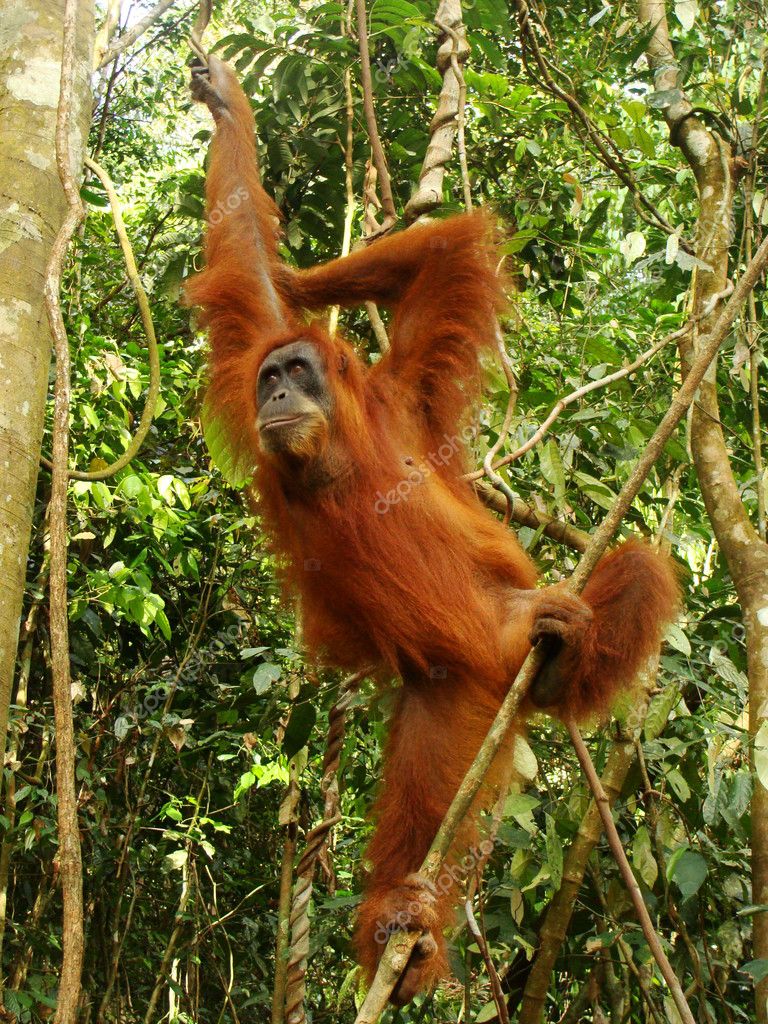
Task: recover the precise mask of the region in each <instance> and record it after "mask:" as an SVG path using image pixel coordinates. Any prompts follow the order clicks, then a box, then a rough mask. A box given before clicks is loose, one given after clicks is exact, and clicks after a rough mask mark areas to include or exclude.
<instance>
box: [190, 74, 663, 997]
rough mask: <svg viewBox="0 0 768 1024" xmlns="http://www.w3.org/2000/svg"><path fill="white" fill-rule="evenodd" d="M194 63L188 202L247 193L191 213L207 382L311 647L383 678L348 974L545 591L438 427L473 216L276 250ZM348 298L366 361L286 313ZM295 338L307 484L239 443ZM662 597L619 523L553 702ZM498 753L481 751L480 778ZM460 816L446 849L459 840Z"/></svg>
mask: <svg viewBox="0 0 768 1024" xmlns="http://www.w3.org/2000/svg"><path fill="white" fill-rule="evenodd" d="M213 71H214V72H215V76H216V80H217V81H219V84H220V87H221V88H223V89H224V92H225V95H224V97H223V98H224V100H225V101H226V103H227V105H228V106H229V110H230V113H231V115H232V116H229V117H218V118H217V133H216V137H215V139H214V143H213V146H212V155H211V163H210V168H209V172H208V186H207V192H208V204H209V211H210V210H214V211H215V210H216V209H217V208H218V207H220V206H221V204H225V205H226V203H227V197H228V196H230V195H232V194H234V193H235V192H236V191H237V190H238V189H241V188H244V190H245V191H246V192H247V194H248V196H249V199H248V201H247V202H245V201H244V202H243V203H242V204H241V205H239V206H237V208H236V209H234V210H233V211H232V212H230V213H229V214H228V215H227V216H225V217H224V218H223V219H222V220H221V222H220V223H217V224H212V225H211V227H209V231H208V242H207V259H208V264H207V268H206V270H205V271H204V272H203V274H201V275H200V276H199V277H198V278H197V279H196V280H195V281H193V282H192V284H191V285H190V288H189V290H188V298H189V301H190V302H194V303H198V304H201V305H202V306H203V309H204V323H205V325H206V326H207V329H208V332H209V335H210V339H211V393H210V397H211V401H212V403H213V405H214V408H215V409H216V410H217V411H218V413H219V415H221V416H222V417H223V418H224V419H225V421H226V422H227V424H228V426H229V428H230V431H231V434H232V439H233V444H234V445H235V446H236V447H237V449H238V450H239V451H240V452H241V454H243V456H244V457H245V458H246V459H247V460H248V461H249V462H251V463H253V464H255V467H256V483H257V488H258V491H259V494H260V507H261V510H262V512H263V515H264V521H265V523H266V525H267V527H268V529H269V530H270V532H271V533H272V535H273V537H274V539H275V545H276V548H277V550H278V552H279V553H280V554H281V555H282V556H283V558H282V561H283V564H284V566H285V579H286V585H287V587H288V589H289V590H290V591H291V592H292V593H293V594H294V595H295V596H296V597H297V598H298V599H299V601H300V603H301V608H302V619H303V624H304V634H305V638H306V642H307V644H308V646H309V648H310V650H311V651H312V653H313V654H314V656H315V657H316V658H317V659H318V660H320V661H323V662H326V663H329V664H332V665H335V666H339V667H343V668H347V669H356V668H360V667H363V666H365V665H369V664H374V665H376V666H377V668H378V671H379V674H380V675H381V677H382V679H387V678H391V677H392V676H393V675H397V676H400V678H402V680H403V687H402V689H401V690H400V692H399V694H398V696H397V701H396V710H395V714H394V718H393V722H392V726H391V731H390V735H389V739H388V742H387V749H386V752H385V761H384V769H383V787H382V790H381V794H380V796H379V798H378V800H377V803H376V808H375V817H376V821H377V829H376V833H375V835H374V838H373V840H372V841H371V844H370V847H369V850H368V856H369V857H370V859H371V861H372V862H373V870H372V873H371V877H370V879H369V881H368V885H367V893H366V899H365V902H364V904H363V906H362V909H361V911H360V917H359V925H358V931H357V939H356V941H357V947H358V951H359V955H360V959H361V962H362V964H363V966H364V968H365V970H366V972H367V974H368V976H369V977H370V975H371V974H372V973H373V971H374V970H375V967H376V963H377V962H378V958H379V956H380V953H381V949H382V941H381V927H380V926H381V924H382V917H386V916H387V915H388V914H389V912H390V907H389V903H388V902H387V900H388V894H389V893H390V892H391V891H392V890H393V889H394V888H395V887H397V886H399V885H401V883H402V882H403V880H404V879H405V878H406V876H407V875H409V873H411V872H413V871H415V870H417V869H418V867H419V865H420V863H421V861H422V859H423V857H424V855H425V853H426V851H427V849H428V847H429V845H430V843H431V841H432V839H433V837H434V834H435V831H436V829H437V827H438V825H439V824H440V821H441V820H442V818H443V816H444V814H445V811H446V809H447V807H448V805H449V804H450V801H451V799H452V797H453V795H454V793H455V792H456V788H457V786H458V784H459V782H460V781H461V779H462V777H463V775H464V773H465V772H466V770H467V768H468V767H469V765H470V763H471V761H472V759H473V757H474V755H475V753H476V751H477V749H478V747H479V745H480V743H481V742H482V739H483V737H484V736H485V734H486V731H487V729H488V726H489V725H490V723H491V721H492V719H493V717H494V715H495V713H496V710H497V709H498V706H499V704H500V702H501V700H502V699H503V696H504V694H505V693H506V691H507V689H508V687H509V684H510V682H511V680H512V679H513V678H514V675H515V674H516V672H517V670H518V669H519V667H520V664H521V663H522V660H523V658H524V657H525V655H526V653H527V651H528V650H529V649H530V648H529V643H528V636H529V632H530V630H531V627H532V623H533V621H534V619H535V615H536V608H537V600H538V598H539V595H542V594H543V595H547V594H551V593H552V592H553V591H556V590H557V588H549V589H546V590H543V591H540V590H534V589H533V588H535V587H536V579H537V576H536V570H535V568H534V566H533V564H532V562H531V561H530V559H529V558H528V556H527V555H526V554H525V553H524V552H523V550H522V548H521V547H520V545H519V544H518V542H517V541H516V539H515V537H514V536H513V535H512V534H510V532H509V531H508V530H507V529H506V528H504V527H503V526H502V525H501V524H500V523H499V522H497V521H496V520H495V519H493V518H492V517H490V516H489V514H488V513H487V512H486V511H485V510H484V509H483V508H481V506H480V505H479V503H478V502H477V500H476V498H475V496H474V494H473V493H472V491H471V489H470V487H469V486H468V485H467V484H466V483H465V482H464V481H463V480H462V474H463V472H464V470H465V461H466V460H465V451H464V445H463V444H462V443H461V441H460V438H458V436H457V433H458V431H459V429H460V425H461V423H462V418H463V415H464V413H465V410H466V408H467V405H468V403H469V402H470V401H471V399H472V398H473V397H474V396H475V395H476V394H477V391H478V386H479V381H480V364H479V354H480V352H481V351H482V350H483V349H484V348H491V347H492V346H493V344H494V339H495V330H496V322H495V317H496V314H497V312H498V310H499V308H500V307H501V305H502V298H503V297H502V290H501V285H500V283H499V280H498V277H497V275H496V273H495V267H494V262H495V254H494V249H493V246H492V237H491V235H492V226H491V223H490V220H489V218H488V217H486V216H484V215H465V216H461V217H455V218H452V219H450V220H447V221H443V222H439V223H434V224H430V225H428V226H426V227H413V228H410V229H408V230H407V231H404V232H402V233H400V234H397V235H393V236H392V237H389V238H386V239H384V240H382V241H379V242H377V243H375V244H374V245H372V246H370V247H369V248H367V249H364V250H362V251H360V252H357V253H355V254H353V255H351V256H349V257H346V258H344V259H340V260H335V261H333V262H331V263H329V264H326V265H325V266H321V267H318V268H316V269H314V270H309V271H303V272H301V271H295V270H291V269H289V268H287V267H285V266H283V265H281V264H279V262H278V258H277V247H276V243H275V239H274V231H273V227H272V219H271V218H272V216H273V215H274V212H275V211H274V207H273V206H272V204H271V201H270V200H268V199H267V198H266V196H265V194H264V193H263V190H262V189H261V186H260V183H259V175H258V168H257V165H256V162H255V149H254V147H253V139H252V120H251V114H250V109H249V107H248V104H247V101H245V97H244V96H243V95H242V92H241V91H240V89H239V86H238V85H237V83H236V81H235V79H234V76H233V75H232V73H231V72H228V71H226V69H225V68H224V67H223V66H220V65H219V63H218V62H217V64H216V65H215V67H214V69H213ZM222 82H223V83H224V84H223V85H222V84H221V83H222ZM265 278H268V279H269V285H268V286H267V293H266V295H265V291H264V287H265ZM273 288H274V291H273V290H272V289H273ZM275 293H276V294H277V299H276V300H275ZM367 299H373V300H374V301H376V302H378V303H381V304H382V305H385V306H390V307H392V308H393V310H394V315H393V320H392V325H391V331H390V333H391V341H392V348H391V351H390V352H389V353H388V354H387V355H386V356H385V357H384V358H382V359H381V360H380V361H379V363H377V364H376V365H375V366H373V367H368V366H366V365H365V364H364V363H363V362H362V361H361V360H360V359H359V357H358V356H357V354H356V353H355V352H354V350H353V349H352V348H351V347H350V346H349V345H348V344H347V343H346V342H345V341H343V340H341V339H339V338H333V339H332V338H330V337H329V335H328V334H327V332H326V331H325V330H324V328H323V327H322V326H320V325H319V324H317V323H315V324H312V325H310V326H305V323H304V311H305V310H311V309H320V308H322V307H325V306H327V305H329V304H333V303H342V304H348V305H354V304H359V303H361V302H363V301H364V300H367ZM297 337H303V338H309V339H311V340H312V341H313V342H314V344H315V345H316V346H317V348H318V350H319V351H320V353H321V355H322V357H323V361H324V363H325V367H326V371H327V377H328V381H329V386H330V390H331V393H332V397H333V403H334V412H333V415H332V417H331V420H330V427H329V434H328V439H327V448H328V454H327V458H328V460H329V465H332V466H333V467H334V474H333V477H332V480H331V482H329V483H327V484H326V485H325V486H308V484H307V481H306V479H305V478H304V477H303V476H302V474H301V472H298V471H291V472H287V471H286V468H285V467H284V466H281V465H280V464H278V463H276V462H275V460H272V459H270V458H267V457H264V456H263V455H261V454H260V452H259V448H258V444H257V437H256V430H255V420H256V412H257V410H256V386H255V384H256V375H257V371H258V367H259V366H260V364H261V362H262V361H263V359H264V357H265V356H266V354H267V353H268V352H270V351H271V350H272V349H274V348H275V347H276V346H279V345H281V344H284V343H286V342H287V341H291V340H294V339H296V338H297ZM414 473H418V474H419V478H418V479H417V478H416V477H415V476H414ZM676 597H677V591H676V586H675V581H674V575H673V572H672V568H671V565H670V563H669V562H668V561H667V560H666V559H665V558H663V557H661V556H659V555H657V554H655V553H654V552H652V551H651V550H650V549H649V548H647V547H645V546H643V545H641V544H638V543H634V542H632V543H630V544H628V545H624V546H623V547H620V548H619V549H618V550H617V551H615V552H613V553H612V554H610V555H608V556H607V557H606V558H605V559H604V560H603V561H602V562H601V563H600V565H599V566H598V568H597V570H596V572H595V574H594V576H593V578H592V580H591V581H590V583H589V585H588V587H587V589H586V591H585V594H584V599H585V601H586V602H587V603H588V604H589V605H590V606H591V608H592V609H593V612H594V619H593V621H592V624H591V625H590V627H589V629H588V630H587V633H586V636H585V638H584V642H583V644H582V646H581V648H580V653H579V657H578V659H577V660H576V661H575V663H574V664H573V665H572V666H571V674H570V680H569V683H568V685H567V688H566V691H565V693H564V695H563V698H562V703H561V705H560V707H559V708H557V709H555V710H556V711H557V712H558V713H561V714H575V715H576V716H578V717H579V718H582V717H584V716H589V715H591V714H593V713H595V712H599V713H604V712H605V711H606V710H607V709H608V708H609V706H610V703H611V701H612V700H613V697H614V695H615V692H616V690H617V688H619V687H620V686H623V685H626V684H627V683H629V682H630V681H631V679H632V677H633V675H634V673H635V672H636V671H637V669H638V668H639V666H640V665H641V664H642V662H643V660H644V659H645V658H646V657H647V655H649V654H650V653H651V652H652V650H653V649H654V647H655V646H656V645H657V644H658V642H659V635H660V631H661V627H662V625H663V623H664V622H665V621H666V620H667V619H669V618H670V617H671V615H672V614H673V611H674V607H675V602H676ZM520 728H521V729H522V728H523V723H522V722H521V723H520ZM510 753H511V751H510V750H509V749H508V750H507V751H505V752H503V754H502V756H501V757H500V759H499V763H498V765H497V770H496V779H497V780H501V779H503V778H504V777H505V775H506V773H507V770H508V764H509V760H510ZM473 827H474V826H473V825H472V823H471V822H470V823H468V825H467V827H466V829H465V831H464V834H463V835H462V836H461V837H460V840H459V842H458V843H457V845H456V849H455V851H454V854H453V856H454V858H460V857H461V856H462V855H463V852H464V851H465V850H466V847H467V845H468V844H470V843H471V842H472V841H473V838H474V832H473ZM443 890H444V891H443ZM454 890H455V885H454V883H453V882H452V881H449V882H448V883H447V884H446V885H445V886H443V887H442V889H441V893H440V894H439V897H438V901H437V909H436V915H437V916H436V923H434V925H433V926H432V925H431V927H432V931H433V933H434V935H435V938H436V940H437V942H438V946H439V949H438V953H437V955H436V956H435V957H433V958H432V959H431V960H428V961H427V962H425V964H424V965H423V968H422V972H421V981H420V983H421V984H422V985H423V986H429V985H431V984H432V983H433V982H434V981H435V980H436V978H438V977H440V976H441V974H442V973H443V972H444V971H445V969H446V958H445V944H444V940H443V938H442V928H443V927H444V926H445V924H446V923H447V922H448V920H449V918H450V916H451V913H452V907H453V905H454V900H455V894H454ZM384 923H386V922H384ZM377 933H378V938H377Z"/></svg>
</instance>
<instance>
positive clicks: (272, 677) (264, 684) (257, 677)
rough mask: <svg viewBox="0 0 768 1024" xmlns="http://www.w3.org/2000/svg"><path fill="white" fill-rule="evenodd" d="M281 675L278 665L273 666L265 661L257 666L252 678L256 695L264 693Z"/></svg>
mask: <svg viewBox="0 0 768 1024" xmlns="http://www.w3.org/2000/svg"><path fill="white" fill-rule="evenodd" d="M281 674H282V673H281V669H280V666H279V665H273V664H272V663H271V662H269V661H265V662H264V663H263V664H261V665H259V666H258V667H257V668H256V669H255V671H254V673H253V677H252V682H253V688H254V690H255V691H256V693H257V694H258V695H259V696H261V695H262V694H263V693H266V692H267V690H268V689H269V688H270V687H271V686H272V684H273V683H276V682H277V680H278V679H279V678H280V676H281Z"/></svg>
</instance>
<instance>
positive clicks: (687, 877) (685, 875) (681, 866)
mask: <svg viewBox="0 0 768 1024" xmlns="http://www.w3.org/2000/svg"><path fill="white" fill-rule="evenodd" d="M667 875H668V877H669V880H670V881H674V882H675V884H676V885H677V887H678V888H679V889H680V892H681V893H682V894H683V899H684V900H687V899H690V898H691V896H694V895H695V894H696V893H697V892H698V891H699V889H700V888H701V887H702V885H703V884H704V881H705V879H706V877H707V862H706V861H705V860H704V858H703V857H702V855H701V854H700V853H696V851H695V850H688V849H686V848H685V847H683V849H682V852H679V853H676V854H674V855H673V856H672V858H671V859H670V862H669V867H668V869H667Z"/></svg>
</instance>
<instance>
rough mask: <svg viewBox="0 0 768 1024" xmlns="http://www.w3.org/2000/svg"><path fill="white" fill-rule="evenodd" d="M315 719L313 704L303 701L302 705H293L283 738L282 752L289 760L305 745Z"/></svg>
mask: <svg viewBox="0 0 768 1024" xmlns="http://www.w3.org/2000/svg"><path fill="white" fill-rule="evenodd" d="M316 718H317V711H316V709H315V705H314V704H311V703H310V702H309V701H305V702H304V703H303V704H294V706H293V709H292V710H291V717H290V719H289V720H288V726H287V728H286V730H285V735H284V736H283V752H284V754H285V756H286V757H287V758H288V759H289V760H290V759H291V758H292V757H295V755H296V754H298V752H299V751H300V750H301V748H302V747H305V746H306V745H307V741H308V740H309V737H310V733H311V732H312V729H313V728H314V725H315V719H316Z"/></svg>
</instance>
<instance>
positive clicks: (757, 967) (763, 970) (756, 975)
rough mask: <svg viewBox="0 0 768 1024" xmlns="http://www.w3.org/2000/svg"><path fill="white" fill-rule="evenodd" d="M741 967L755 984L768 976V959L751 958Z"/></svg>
mask: <svg viewBox="0 0 768 1024" xmlns="http://www.w3.org/2000/svg"><path fill="white" fill-rule="evenodd" d="M741 969H742V971H743V972H744V973H745V974H748V975H749V976H750V978H751V979H752V981H753V982H754V983H755V985H759V984H760V982H761V981H764V980H765V979H766V978H768V960H750V961H749V963H746V964H744V966H743V967H742V968H741Z"/></svg>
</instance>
